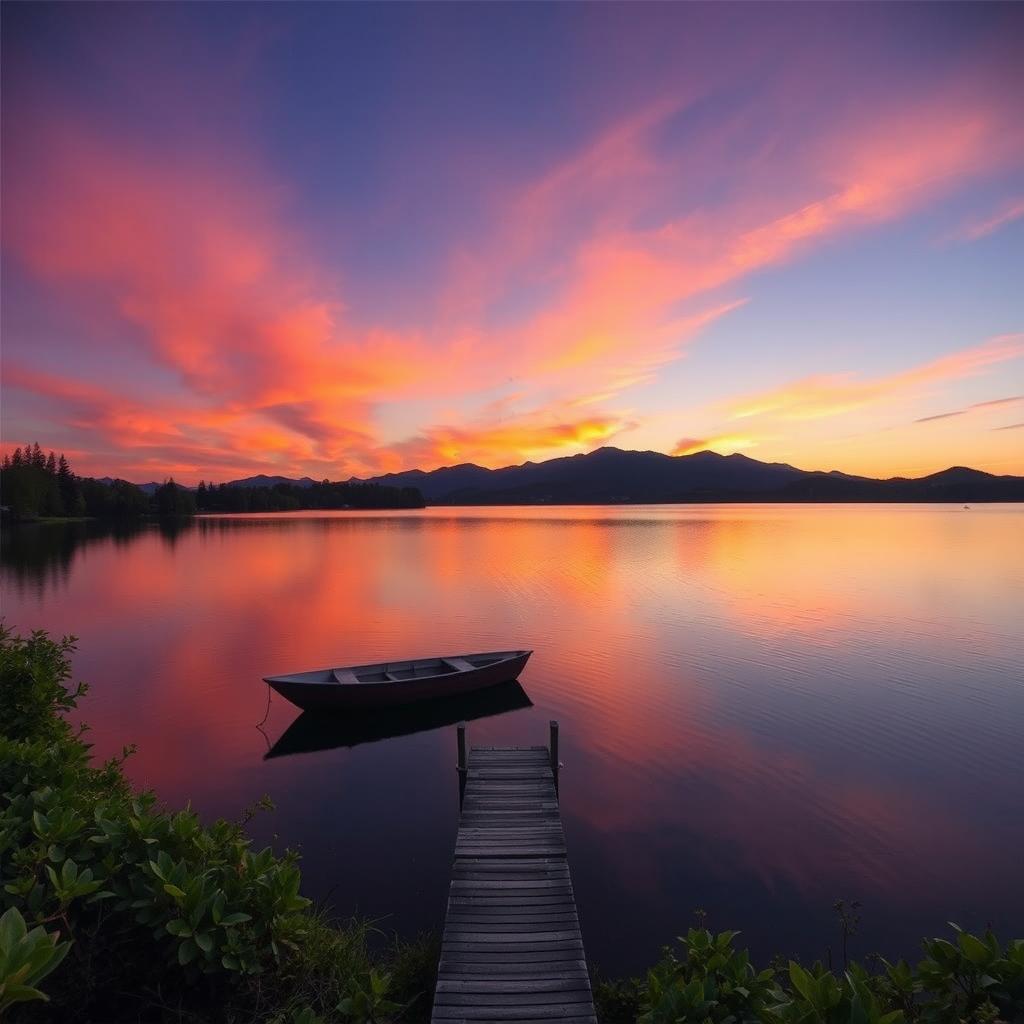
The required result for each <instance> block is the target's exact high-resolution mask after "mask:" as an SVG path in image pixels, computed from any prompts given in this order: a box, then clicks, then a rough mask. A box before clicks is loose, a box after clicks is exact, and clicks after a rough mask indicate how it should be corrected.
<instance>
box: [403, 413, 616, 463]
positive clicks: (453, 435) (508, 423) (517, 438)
mask: <svg viewBox="0 0 1024 1024" xmlns="http://www.w3.org/2000/svg"><path fill="white" fill-rule="evenodd" d="M632 425H633V424H632V423H630V422H629V421H626V420H622V419H617V418H614V417H601V416H589V417H570V416H566V415H565V414H564V412H563V411H562V410H560V409H558V408H552V409H548V410H536V411H533V412H529V413H525V414H522V415H519V416H513V417H509V418H506V419H504V420H503V421H501V422H498V423H492V422H488V421H482V422H478V423H476V424H474V425H468V426H436V427H431V428H430V429H429V430H427V431H424V432H423V433H422V434H421V435H419V436H418V437H415V438H412V439H410V440H408V441H403V442H401V443H399V444H397V445H394V446H392V448H391V450H390V451H389V453H388V457H389V458H390V459H391V461H392V463H393V467H394V468H395V469H406V468H409V467H410V466H438V465H450V464H452V463H459V462H475V463H476V464H477V465H480V466H487V467H488V468H491V469H497V468H500V467H502V466H507V465H509V464H510V463H512V462H518V461H521V460H522V459H523V458H550V457H552V456H554V455H559V454H564V453H565V452H564V450H565V449H567V448H568V449H575V450H577V451H586V450H589V449H591V448H594V447H597V446H598V445H601V444H604V443H606V442H608V441H610V440H611V439H612V438H613V437H615V435H616V434H619V433H621V432H622V431H623V430H626V429H627V428H628V427H630V426H632Z"/></svg>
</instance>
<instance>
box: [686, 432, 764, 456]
mask: <svg viewBox="0 0 1024 1024" xmlns="http://www.w3.org/2000/svg"><path fill="white" fill-rule="evenodd" d="M756 444H757V442H756V441H755V440H754V439H753V438H750V437H743V436H741V435H739V434H721V435H719V436H717V437H704V438H695V437H683V438H680V439H679V440H678V441H676V443H675V445H674V447H673V448H672V452H671V454H672V455H693V454H694V453H695V452H704V451H711V452H718V453H719V454H720V455H721V454H731V453H732V452H737V451H740V450H741V449H743V448H753V447H754V445H756Z"/></svg>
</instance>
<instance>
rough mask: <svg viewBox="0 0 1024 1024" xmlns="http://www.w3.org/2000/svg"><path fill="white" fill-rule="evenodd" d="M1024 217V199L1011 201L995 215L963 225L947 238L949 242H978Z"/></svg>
mask: <svg viewBox="0 0 1024 1024" xmlns="http://www.w3.org/2000/svg"><path fill="white" fill-rule="evenodd" d="M1021 217H1024V198H1016V199H1011V200H1009V201H1008V202H1006V203H1005V204H1003V206H1001V207H1000V208H999V209H998V210H997V211H996V212H995V213H993V214H990V215H989V216H987V217H984V218H982V219H980V220H973V221H970V222H969V223H967V224H964V225H962V226H961V227H959V228H958V229H957V230H956V231H953V232H952V233H951V234H950V235H948V236H947V240H948V241H959V242H976V241H977V240H978V239H979V238H985V237H986V236H987V235H991V234H994V233H995V232H996V231H999V230H1000V229H1001V228H1004V227H1006V225H1007V224H1012V223H1013V222H1014V221H1015V220H1019V219H1020V218H1021Z"/></svg>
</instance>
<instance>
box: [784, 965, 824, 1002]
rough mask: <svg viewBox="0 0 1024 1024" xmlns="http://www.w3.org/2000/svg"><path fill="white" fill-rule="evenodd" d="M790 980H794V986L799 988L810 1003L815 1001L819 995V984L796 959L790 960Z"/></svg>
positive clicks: (798, 990)
mask: <svg viewBox="0 0 1024 1024" xmlns="http://www.w3.org/2000/svg"><path fill="white" fill-rule="evenodd" d="M789 980H790V981H791V982H793V988H795V989H796V990H797V992H799V993H800V995H802V996H803V997H804V999H806V1000H807V1002H809V1003H813V1002H814V997H815V996H816V995H817V986H816V985H815V984H814V980H813V979H812V978H811V976H810V975H809V974H808V973H807V972H806V971H805V970H804V969H803V968H802V967H801V966H800V965H799V964H798V963H797V962H796V961H795V960H790V961H789Z"/></svg>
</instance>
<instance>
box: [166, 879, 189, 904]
mask: <svg viewBox="0 0 1024 1024" xmlns="http://www.w3.org/2000/svg"><path fill="white" fill-rule="evenodd" d="M164 892H165V893H167V895H168V896H173V897H174V898H175V899H176V900H177V901H178V902H179V903H180V902H181V901H182V900H183V899H184V898H185V893H184V891H183V890H182V889H179V888H178V887H177V886H176V885H171V883H170V882H166V883H165V884H164Z"/></svg>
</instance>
